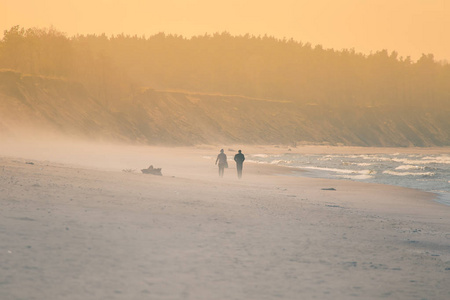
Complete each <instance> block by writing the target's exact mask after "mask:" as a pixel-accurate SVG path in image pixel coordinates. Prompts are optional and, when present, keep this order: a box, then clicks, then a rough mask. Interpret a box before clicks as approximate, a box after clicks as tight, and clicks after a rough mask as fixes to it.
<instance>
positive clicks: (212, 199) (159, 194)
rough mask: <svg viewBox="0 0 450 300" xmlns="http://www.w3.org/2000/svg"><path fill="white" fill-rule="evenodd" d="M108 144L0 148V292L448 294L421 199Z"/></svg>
mask: <svg viewBox="0 0 450 300" xmlns="http://www.w3.org/2000/svg"><path fill="white" fill-rule="evenodd" d="M108 149H109V153H110V156H108V157H105V153H106V152H105V151H106V149H105V148H96V149H93V150H92V151H93V152H89V153H87V154H86V153H82V152H77V153H78V154H73V153H72V152H61V153H59V152H58V153H57V152H55V151H58V150H60V149H53V151H54V152H53V153H45V152H41V153H37V152H35V153H34V159H31V158H30V157H32V156H33V155H31V154H30V155H29V156H27V157H28V158H26V159H23V158H11V157H8V158H6V157H5V155H1V156H0V239H1V240H2V243H1V244H0V268H1V270H2V272H0V283H1V286H2V289H0V298H2V299H3V298H4V299H16V298H17V299H22V298H23V299H64V300H66V299H67V300H72V299H74V300H75V299H80V298H83V299H120V300H122V299H124V300H125V299H141V298H151V299H213V300H214V299H219V300H222V299H223V300H225V299H255V300H256V299H258V300H259V299H274V298H281V299H292V300H294V299H298V298H299V297H301V298H305V299H313V298H317V299H325V300H327V299H337V300H341V299H342V300H344V299H349V298H357V299H380V298H383V299H423V298H432V299H442V300H444V299H448V297H449V296H450V287H449V286H448V276H449V274H450V273H449V272H450V251H449V250H448V249H450V233H449V232H448V228H450V209H448V207H446V206H444V205H442V204H439V203H436V202H434V201H432V200H431V198H432V195H430V194H429V193H425V192H421V191H417V190H413V189H407V188H402V187H396V186H388V185H379V184H370V183H359V182H352V181H346V180H329V179H320V178H308V177H297V176H289V173H290V171H291V170H290V169H288V168H285V167H279V166H270V165H261V164H247V165H245V166H244V177H243V178H242V179H241V180H239V179H237V176H236V173H235V172H236V170H235V169H234V168H233V165H231V168H229V169H227V170H226V171H225V177H224V178H222V179H221V178H219V177H218V174H217V167H216V166H215V165H214V160H215V155H217V153H216V151H215V150H216V149H215V148H214V149H212V148H211V149H204V150H202V151H200V150H199V149H197V148H184V149H167V148H151V149H150V148H145V149H141V148H133V149H134V152H131V149H130V148H128V147H127V148H123V149H112V148H108ZM72 151H73V149H72ZM95 151H98V153H99V154H102V155H103V157H102V156H101V155H97V152H95ZM199 151H200V152H199ZM130 153H133V155H130ZM18 154H19V153H18ZM113 154H114V155H113ZM47 155H54V156H55V157H57V158H58V160H59V161H58V162H52V161H49V160H48V159H47V158H48V157H47ZM76 155H78V156H76ZM75 156H76V157H75ZM37 157H40V158H44V159H37ZM118 160H120V162H118ZM27 162H29V163H31V162H32V163H33V164H27ZM80 163H81V164H82V165H80ZM149 164H153V165H154V166H155V167H162V168H163V169H162V173H163V176H154V175H148V174H142V173H141V172H140V169H139V167H142V168H144V167H145V168H146V167H148V165H149ZM86 165H87V167H86ZM83 166H84V167H83ZM125 168H127V169H128V168H130V169H136V171H134V172H124V171H122V170H123V169H125Z"/></svg>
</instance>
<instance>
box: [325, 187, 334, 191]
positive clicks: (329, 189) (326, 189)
mask: <svg viewBox="0 0 450 300" xmlns="http://www.w3.org/2000/svg"><path fill="white" fill-rule="evenodd" d="M322 190H323V191H335V190H336V189H335V188H323V189H322Z"/></svg>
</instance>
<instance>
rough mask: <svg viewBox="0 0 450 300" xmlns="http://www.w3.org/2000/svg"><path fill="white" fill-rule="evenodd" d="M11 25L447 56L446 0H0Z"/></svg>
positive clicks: (449, 15)
mask: <svg viewBox="0 0 450 300" xmlns="http://www.w3.org/2000/svg"><path fill="white" fill-rule="evenodd" d="M14 25H20V26H22V27H25V28H28V27H49V26H51V25H52V26H54V27H55V28H56V29H58V30H60V31H63V32H65V33H67V34H68V35H69V36H70V35H74V34H76V33H82V34H85V33H106V34H108V35H110V34H117V33H122V32H123V33H126V34H133V35H134V34H138V35H139V36H141V35H146V36H150V35H153V34H156V33H158V32H166V33H173V34H181V35H183V36H186V37H190V36H192V35H199V34H204V33H214V32H222V31H228V32H230V33H231V34H245V33H250V34H254V35H264V34H268V35H272V36H275V37H278V38H283V37H286V38H291V37H292V38H294V39H295V40H297V41H302V42H310V43H311V44H313V45H316V44H321V45H323V46H324V47H325V48H334V49H337V50H341V49H343V48H354V49H355V50H356V51H357V52H363V53H370V52H371V51H372V52H373V51H377V50H382V49H387V50H389V51H393V50H396V51H398V52H399V54H400V55H401V56H411V57H412V58H413V59H417V58H419V57H420V55H421V54H422V53H433V54H434V55H435V57H436V59H438V60H444V59H445V60H448V61H450V35H449V33H448V32H449V31H450V0H226V1H218V0H0V31H1V33H0V37H2V36H3V31H4V30H6V29H9V28H11V27H12V26H14Z"/></svg>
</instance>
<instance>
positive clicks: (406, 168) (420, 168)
mask: <svg viewBox="0 0 450 300" xmlns="http://www.w3.org/2000/svg"><path fill="white" fill-rule="evenodd" d="M395 169H396V170H425V167H421V166H414V165H401V166H398V167H397V168H395Z"/></svg>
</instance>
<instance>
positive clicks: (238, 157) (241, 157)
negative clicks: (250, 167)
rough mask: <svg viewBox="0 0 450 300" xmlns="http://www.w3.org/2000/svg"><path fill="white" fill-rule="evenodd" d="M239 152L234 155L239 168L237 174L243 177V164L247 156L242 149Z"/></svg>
mask: <svg viewBox="0 0 450 300" xmlns="http://www.w3.org/2000/svg"><path fill="white" fill-rule="evenodd" d="M238 152H239V153H238V154H236V155H235V156H234V161H235V162H236V169H237V175H238V178H239V179H241V178H242V165H243V164H244V160H245V156H244V154H242V152H241V150H239V151H238Z"/></svg>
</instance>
